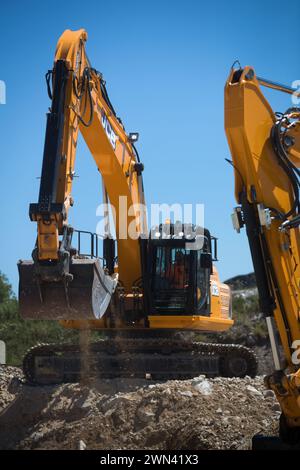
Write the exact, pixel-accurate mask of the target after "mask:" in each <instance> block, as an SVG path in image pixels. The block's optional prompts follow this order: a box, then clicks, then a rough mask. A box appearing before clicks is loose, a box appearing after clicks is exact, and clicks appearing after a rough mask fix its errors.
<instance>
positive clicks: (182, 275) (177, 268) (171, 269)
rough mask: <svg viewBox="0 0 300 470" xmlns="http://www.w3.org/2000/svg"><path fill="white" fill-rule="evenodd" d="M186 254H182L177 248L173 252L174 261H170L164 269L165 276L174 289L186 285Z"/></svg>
mask: <svg viewBox="0 0 300 470" xmlns="http://www.w3.org/2000/svg"><path fill="white" fill-rule="evenodd" d="M187 256H188V255H186V254H184V253H183V252H182V251H180V250H177V251H176V252H175V261H174V262H172V260H170V263H169V264H168V266H167V269H166V278H167V280H168V281H169V283H170V285H171V286H172V287H174V288H176V289H182V288H184V287H188V274H189V272H188V262H187V261H188V260H187V259H186V257H187Z"/></svg>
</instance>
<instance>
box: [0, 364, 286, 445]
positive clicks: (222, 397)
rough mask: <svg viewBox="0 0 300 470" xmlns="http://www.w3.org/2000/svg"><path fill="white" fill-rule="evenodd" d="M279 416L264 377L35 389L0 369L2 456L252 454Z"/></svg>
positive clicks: (115, 382)
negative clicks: (27, 452)
mask: <svg viewBox="0 0 300 470" xmlns="http://www.w3.org/2000/svg"><path fill="white" fill-rule="evenodd" d="M1 410H2V411H1ZM279 416H280V411H279V408H278V405H277V402H276V400H275V398H274V394H273V393H272V392H271V393H270V391H267V390H266V389H265V388H264V385H263V377H262V376H258V377H256V378H255V379H251V378H250V377H246V378H244V379H235V378H234V379H230V378H215V379H208V378H206V377H204V376H200V377H197V378H194V379H192V380H184V381H178V380H173V381H168V382H164V383H154V382H151V381H149V380H134V379H127V380H125V379H113V380H102V381H101V382H100V381H99V382H92V383H90V384H89V385H88V386H87V385H86V384H84V385H83V384H79V383H78V384H77V383H76V384H64V385H60V386H51V387H50V386H47V387H37V386H35V387H31V386H29V385H26V384H24V383H23V382H22V373H21V371H20V370H19V369H17V368H12V367H1V368H0V448H1V449H79V448H80V449H106V450H112V449H121V450H122V449H154V450H171V449H177V450H187V449H189V450H191V449H194V450H200V449H249V448H250V447H251V438H252V436H253V435H254V434H256V433H258V432H261V431H263V432H264V433H267V434H269V433H270V434H272V433H274V432H276V430H277V427H278V419H279Z"/></svg>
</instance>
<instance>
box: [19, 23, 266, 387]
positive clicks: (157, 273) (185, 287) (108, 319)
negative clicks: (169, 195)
mask: <svg viewBox="0 0 300 470" xmlns="http://www.w3.org/2000/svg"><path fill="white" fill-rule="evenodd" d="M86 40H87V33H86V32H85V30H83V29H81V30H78V31H70V30H66V31H65V32H64V33H63V34H62V36H61V37H60V39H59V41H58V44H57V48H56V53H55V60H54V66H53V69H52V70H51V71H49V72H48V73H47V75H46V80H47V88H48V94H49V96H50V99H51V108H50V112H49V113H48V115H47V127H46V137H45V146H44V155H43V164H42V173H41V180H40V191H39V198H38V202H37V203H33V204H30V207H29V216H30V219H31V221H33V222H35V223H36V224H37V241H36V245H35V247H34V250H33V253H32V260H29V261H20V262H19V264H18V269H19V277H20V282H19V301H20V312H21V315H22V316H23V317H24V318H25V319H31V320H35V319H49V320H56V321H59V322H60V323H61V324H62V325H63V326H64V327H66V328H73V329H78V330H84V331H85V330H101V331H104V332H106V333H107V338H106V339H104V340H101V341H97V342H94V343H91V344H90V345H89V373H90V374H92V375H93V374H95V375H97V376H98V377H118V376H121V377H126V376H127V377H131V376H136V377H145V376H146V375H147V374H148V376H151V377H152V378H160V379H161V378H164V379H169V378H170V379H171V378H187V377H193V376H195V375H199V374H201V373H205V374H208V375H209V376H216V375H224V376H230V377H232V376H238V377H243V376H245V375H251V376H253V375H255V374H256V370H257V362H256V358H255V356H254V354H253V353H252V351H250V350H249V349H247V348H245V347H243V346H239V345H230V344H210V343H205V344H204V343H197V342H192V341H187V340H185V339H182V338H180V337H178V335H177V337H176V335H175V333H176V332H185V331H189V330H192V331H198V332H199V331H200V332H201V331H202V332H213V331H217V332H218V331H224V330H227V329H228V328H230V327H231V326H232V325H233V320H232V315H231V298H230V290H229V287H228V286H227V285H225V284H222V283H221V282H220V280H219V276H218V273H217V270H216V268H215V266H214V264H213V261H214V260H215V259H216V256H217V240H216V238H215V237H213V236H211V235H210V232H209V230H207V229H204V228H203V227H199V226H196V227H195V226H193V225H192V224H183V223H181V222H176V221H174V222H172V223H171V222H170V221H167V222H166V223H163V224H159V225H158V226H157V227H152V228H151V230H150V233H148V228H147V217H146V208H145V200H144V199H145V198H144V188H143V179H142V172H143V169H144V166H143V164H142V162H141V161H140V158H139V154H138V151H137V149H136V146H135V142H136V140H137V137H138V135H137V133H129V134H127V133H126V132H125V129H124V126H123V124H122V121H121V119H120V118H119V117H117V115H116V112H115V109H114V107H113V106H112V104H111V101H110V99H109V96H108V93H107V89H106V85H105V81H104V79H103V76H102V74H101V73H100V72H99V71H97V70H96V69H94V68H93V67H92V66H91V64H90V62H89V60H88V57H87V55H86V51H85V43H86ZM79 131H80V132H81V134H82V136H83V138H84V140H85V142H86V144H87V146H88V148H89V150H90V152H91V154H92V156H93V158H94V160H95V163H96V167H97V169H98V170H99V172H100V174H101V176H102V180H103V181H102V184H103V194H104V198H103V200H104V202H105V203H107V205H108V204H109V205H110V207H112V208H113V210H112V215H113V219H114V226H115V232H116V240H114V239H113V238H112V236H111V232H110V229H109V227H108V226H109V223H108V222H109V218H108V219H107V223H106V228H107V230H106V232H105V235H104V237H103V240H102V239H101V238H100V237H99V236H98V235H97V234H94V233H90V232H86V231H80V230H75V229H73V228H72V227H71V226H70V225H69V224H68V212H69V209H70V207H71V206H73V204H74V200H73V198H72V183H73V179H74V175H75V154H76V145H77V137H78V132H79ZM99 184H100V181H99ZM84 237H88V238H89V240H90V248H89V252H88V253H87V250H84V248H83V238H84ZM100 242H102V248H101V246H100ZM82 356H83V354H82V350H81V349H80V347H79V346H78V345H74V344H55V345H52V344H46V345H37V346H35V347H33V348H32V349H31V350H30V351H28V353H27V354H26V356H25V358H24V363H23V366H24V373H25V376H26V378H27V380H28V381H30V382H32V383H40V384H47V383H59V382H67V381H75V380H78V378H79V377H80V371H81V368H82Z"/></svg>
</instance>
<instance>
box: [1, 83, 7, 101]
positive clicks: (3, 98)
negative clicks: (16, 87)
mask: <svg viewBox="0 0 300 470" xmlns="http://www.w3.org/2000/svg"><path fill="white" fill-rule="evenodd" d="M0 104H6V86H5V82H4V81H3V80H0Z"/></svg>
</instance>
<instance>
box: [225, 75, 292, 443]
mask: <svg viewBox="0 0 300 470" xmlns="http://www.w3.org/2000/svg"><path fill="white" fill-rule="evenodd" d="M260 84H262V85H265V86H268V87H271V88H274V89H277V90H279V91H284V92H287V93H290V94H291V93H292V90H291V89H290V88H289V87H284V86H282V85H279V84H276V83H275V82H271V81H269V80H265V79H262V78H259V77H257V76H256V75H255V72H254V70H253V68H252V67H249V66H247V67H245V68H243V69H242V68H238V69H232V70H231V72H230V75H229V78H228V80H227V83H226V86H225V129H226V135H227V139H228V143H229V147H230V151H231V155H232V165H233V168H234V175H235V197H236V200H237V202H238V204H239V206H238V207H237V208H236V209H235V211H234V214H233V222H234V226H235V228H236V229H237V230H238V231H239V230H240V228H241V227H243V226H245V227H246V232H247V236H248V241H249V246H250V251H251V256H252V260H253V265H254V270H255V274H256V280H257V287H258V292H259V298H260V306H261V310H262V312H263V313H264V315H265V317H266V321H267V326H268V331H269V336H270V340H271V346H272V352H273V357H274V365H275V372H274V373H273V374H271V375H270V376H268V377H267V378H266V384H267V386H268V387H269V388H271V389H272V390H273V391H274V392H275V394H276V396H277V398H278V400H279V402H280V405H281V408H282V419H281V434H282V436H283V438H284V439H285V440H289V441H292V440H294V441H295V440H296V441H297V440H300V389H299V387H300V370H299V365H298V362H297V361H295V357H297V349H298V348H299V345H300V342H299V339H300V316H299V312H300V296H299V294H300V291H299V287H300V284H299V280H300V236H299V223H300V215H299V214H300V202H299V179H298V178H299V167H300V138H299V137H300V112H299V109H298V108H295V107H291V108H290V109H288V110H287V111H286V112H285V113H274V111H273V110H272V108H271V106H270V105H269V103H268V101H267V100H266V98H265V96H264V95H263V93H262V90H261V87H260ZM276 330H277V331H278V332H279V336H280V340H281V346H282V348H283V350H284V357H285V359H284V360H282V357H281V354H280V347H279V345H278V341H277V331H276ZM298 351H299V349H298Z"/></svg>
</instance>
